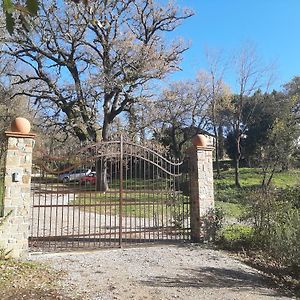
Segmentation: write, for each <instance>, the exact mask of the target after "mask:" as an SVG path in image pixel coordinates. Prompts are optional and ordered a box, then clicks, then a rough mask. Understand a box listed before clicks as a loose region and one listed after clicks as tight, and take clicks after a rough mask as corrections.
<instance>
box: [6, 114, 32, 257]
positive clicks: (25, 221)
mask: <svg viewBox="0 0 300 300" xmlns="http://www.w3.org/2000/svg"><path fill="white" fill-rule="evenodd" d="M25 120H26V119H25ZM26 121H27V120H26ZM27 122H28V121H27ZM28 124H29V130H25V131H23V132H20V131H18V130H19V129H18V128H13V126H12V131H6V132H5V135H6V138H7V147H6V157H5V174H4V201H3V203H4V216H6V215H8V217H7V218H6V220H5V221H4V222H3V224H2V225H1V226H0V248H3V249H5V250H7V251H10V254H9V255H10V256H11V257H14V258H24V257H26V256H27V255H28V237H29V225H30V203H31V198H30V182H31V167H32V150H33V147H34V138H35V135H34V134H31V133H29V131H30V123H29V122H28ZM27 131H28V132H27Z"/></svg>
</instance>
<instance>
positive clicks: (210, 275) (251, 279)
mask: <svg viewBox="0 0 300 300" xmlns="http://www.w3.org/2000/svg"><path fill="white" fill-rule="evenodd" d="M185 271H187V272H188V273H190V274H191V275H190V276H188V275H186V276H183V275H179V274H178V275H177V276H176V277H168V276H157V277H153V278H151V279H150V280H147V281H142V283H143V284H145V285H148V286H152V287H175V288H189V287H192V288H214V289H215V288H229V289H233V290H234V289H237V290H243V289H245V290H249V291H251V290H253V289H254V288H256V289H257V291H253V293H254V294H261V295H272V296H280V295H281V296H283V295H282V294H281V293H280V294H278V291H276V290H267V289H266V288H268V287H270V283H271V282H270V281H269V280H268V279H266V278H264V277H262V276H261V275H259V274H252V273H249V272H245V271H243V270H231V269H226V268H213V267H204V268H201V269H199V270H196V269H185Z"/></svg>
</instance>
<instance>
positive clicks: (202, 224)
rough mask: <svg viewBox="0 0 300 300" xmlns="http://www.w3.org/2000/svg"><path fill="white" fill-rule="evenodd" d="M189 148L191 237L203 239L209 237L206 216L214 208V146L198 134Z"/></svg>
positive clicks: (196, 240) (196, 239) (194, 239)
mask: <svg viewBox="0 0 300 300" xmlns="http://www.w3.org/2000/svg"><path fill="white" fill-rule="evenodd" d="M192 142H193V146H192V147H191V148H190V149H189V157H190V160H189V170H190V195H191V214H190V218H191V239H192V240H193V241H195V242H199V241H203V240H205V238H206V237H207V234H208V233H207V230H208V228H206V224H207V222H206V221H207V220H205V218H207V217H209V216H208V213H209V212H210V211H211V210H212V209H214V186H213V161H212V160H213V150H214V148H213V147H208V146H207V145H206V137H205V136H204V135H197V136H195V137H194V138H193V140H192Z"/></svg>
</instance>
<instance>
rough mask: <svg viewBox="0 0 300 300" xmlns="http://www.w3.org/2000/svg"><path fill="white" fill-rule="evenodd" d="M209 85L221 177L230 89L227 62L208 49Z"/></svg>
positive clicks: (222, 56) (218, 53) (216, 158)
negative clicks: (226, 82)
mask: <svg viewBox="0 0 300 300" xmlns="http://www.w3.org/2000/svg"><path fill="white" fill-rule="evenodd" d="M206 59H207V63H208V75H207V77H208V78H209V84H208V89H207V94H206V97H207V100H208V102H209V105H210V113H209V116H210V123H211V126H212V129H213V133H214V137H215V162H216V170H217V176H220V162H219V160H220V156H222V151H221V149H222V141H223V126H224V124H225V121H224V118H223V116H222V112H223V111H224V110H226V109H228V107H229V105H230V104H229V101H230V94H231V92H230V89H229V87H228V86H227V85H226V84H225V83H224V81H223V78H224V73H225V70H226V68H227V62H226V61H225V60H224V55H223V53H222V52H221V51H220V50H213V49H206Z"/></svg>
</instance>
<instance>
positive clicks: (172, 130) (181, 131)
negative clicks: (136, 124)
mask: <svg viewBox="0 0 300 300" xmlns="http://www.w3.org/2000/svg"><path fill="white" fill-rule="evenodd" d="M203 75H204V74H203ZM206 92H207V77H206V76H198V78H197V80H194V81H189V82H184V81H178V82H173V83H171V84H170V85H169V86H168V87H166V88H165V89H164V90H163V92H162V94H161V95H160V96H159V97H158V99H157V100H154V101H152V102H151V103H149V102H146V105H145V107H144V108H142V109H141V111H142V112H146V113H145V114H144V118H142V120H143V124H144V125H145V128H148V129H150V130H151V131H152V132H153V133H154V135H155V136H156V137H157V138H159V139H160V140H161V141H162V142H163V143H164V144H166V145H167V144H168V145H170V151H171V153H172V154H173V155H174V156H175V157H177V158H181V157H182V155H183V151H182V150H183V146H184V145H185V144H186V142H187V141H188V140H189V139H190V138H191V137H192V136H193V135H194V134H196V133H198V132H201V131H202V130H203V129H204V128H206V126H207V123H208V117H207V109H208V103H207V99H206V97H205V93H206Z"/></svg>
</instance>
